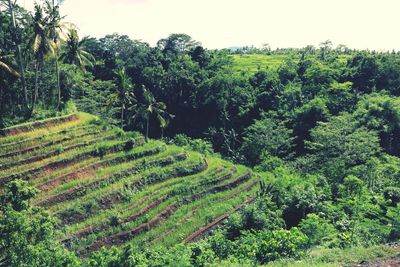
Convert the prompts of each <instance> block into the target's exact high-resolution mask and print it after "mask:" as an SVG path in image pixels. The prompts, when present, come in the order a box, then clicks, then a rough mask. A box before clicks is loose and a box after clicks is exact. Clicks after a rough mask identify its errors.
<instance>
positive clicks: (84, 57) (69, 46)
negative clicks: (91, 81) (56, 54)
mask: <svg viewBox="0 0 400 267" xmlns="http://www.w3.org/2000/svg"><path fill="white" fill-rule="evenodd" d="M87 40H88V38H87V37H85V38H83V39H82V40H80V41H79V36H78V32H77V30H76V29H70V30H69V33H68V34H67V42H66V45H65V51H64V52H63V53H62V54H61V56H60V59H61V60H62V61H64V62H65V63H68V64H74V65H76V66H78V67H80V68H81V69H82V70H85V67H86V66H93V63H94V61H95V58H94V57H93V56H92V55H91V54H90V53H88V52H86V51H85V50H84V49H83V46H84V45H85V43H86V41H87Z"/></svg>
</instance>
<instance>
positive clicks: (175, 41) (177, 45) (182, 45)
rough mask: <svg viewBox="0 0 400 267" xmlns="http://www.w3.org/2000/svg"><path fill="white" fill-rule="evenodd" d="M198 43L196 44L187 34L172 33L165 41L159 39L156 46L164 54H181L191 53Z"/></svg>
mask: <svg viewBox="0 0 400 267" xmlns="http://www.w3.org/2000/svg"><path fill="white" fill-rule="evenodd" d="M198 45H199V42H196V41H195V40H193V39H192V37H190V36H189V35H187V34H184V33H174V34H171V35H170V36H168V38H166V39H161V40H160V41H158V42H157V46H158V47H159V48H160V49H161V50H163V52H164V53H168V52H169V53H172V54H182V53H186V52H189V51H191V50H192V49H194V48H195V47H196V46H198Z"/></svg>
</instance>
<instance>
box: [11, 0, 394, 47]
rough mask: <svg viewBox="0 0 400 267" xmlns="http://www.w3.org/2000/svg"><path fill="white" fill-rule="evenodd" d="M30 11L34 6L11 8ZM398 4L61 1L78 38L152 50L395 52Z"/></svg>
mask: <svg viewBox="0 0 400 267" xmlns="http://www.w3.org/2000/svg"><path fill="white" fill-rule="evenodd" d="M18 1H19V4H20V5H22V6H25V7H26V8H27V9H30V10H31V9H32V7H33V3H34V0H18ZM399 10H400V0H246V1H243V0H65V1H64V3H63V4H62V7H61V12H62V13H63V14H64V15H66V20H67V21H69V22H72V23H74V24H75V25H77V26H78V28H79V30H80V35H81V36H85V35H90V36H92V37H103V36H104V35H106V34H111V33H114V32H116V33H119V34H126V35H128V36H130V37H131V38H133V39H139V40H142V41H145V42H148V43H149V44H150V45H155V44H156V43H157V41H158V40H159V39H161V38H165V37H167V36H168V35H169V34H171V33H186V34H189V35H190V36H192V38H193V39H195V40H197V41H200V42H201V43H202V44H203V46H204V47H206V48H209V49H214V48H227V47H232V46H244V45H254V46H257V47H259V46H261V45H262V44H265V43H268V44H270V45H271V47H273V48H276V47H304V46H306V45H308V44H311V45H315V46H318V44H319V43H320V42H322V41H325V40H331V41H332V42H333V44H334V45H335V46H336V45H338V44H345V45H347V46H348V47H351V48H357V49H374V50H392V49H395V50H400V15H398V12H399Z"/></svg>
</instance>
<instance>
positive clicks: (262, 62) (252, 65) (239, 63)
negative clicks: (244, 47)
mask: <svg viewBox="0 0 400 267" xmlns="http://www.w3.org/2000/svg"><path fill="white" fill-rule="evenodd" d="M289 57H290V55H287V54H286V55H264V54H238V55H232V58H233V66H232V68H233V70H234V71H235V72H245V73H255V72H256V71H258V70H267V69H269V70H273V71H275V70H277V69H278V68H279V66H280V65H281V64H282V63H283V62H284V61H285V60H286V59H288V58H289Z"/></svg>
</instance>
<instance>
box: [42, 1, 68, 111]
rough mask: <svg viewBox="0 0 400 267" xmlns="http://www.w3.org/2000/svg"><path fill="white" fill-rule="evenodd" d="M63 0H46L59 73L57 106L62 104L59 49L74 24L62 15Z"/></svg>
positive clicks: (57, 71)
mask: <svg viewBox="0 0 400 267" xmlns="http://www.w3.org/2000/svg"><path fill="white" fill-rule="evenodd" d="M61 3H62V0H59V1H57V2H56V1H54V0H45V2H44V9H45V12H46V14H47V22H48V28H49V37H50V38H51V39H52V42H53V46H54V59H55V60H54V62H55V68H56V75H57V108H58V109H59V108H60V104H61V85H60V70H59V51H60V46H61V41H64V40H66V37H67V35H66V32H67V31H68V30H69V29H72V28H73V27H74V26H73V25H72V24H71V23H68V22H65V21H64V20H63V19H64V17H61V15H60V5H61Z"/></svg>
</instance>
